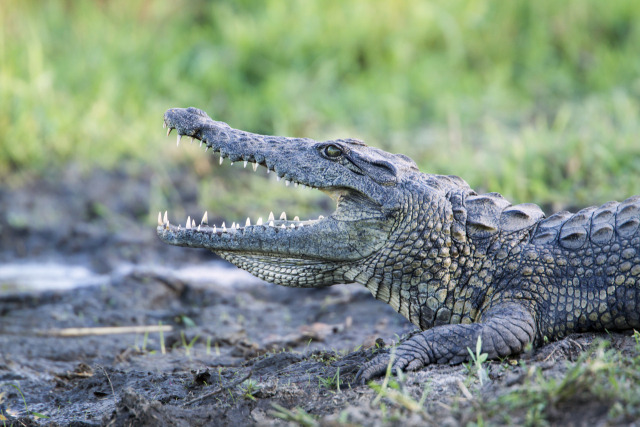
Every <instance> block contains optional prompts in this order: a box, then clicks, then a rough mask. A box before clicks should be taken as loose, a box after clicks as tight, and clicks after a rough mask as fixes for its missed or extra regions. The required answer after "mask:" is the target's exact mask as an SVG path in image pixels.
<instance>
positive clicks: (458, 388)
mask: <svg viewBox="0 0 640 427" xmlns="http://www.w3.org/2000/svg"><path fill="white" fill-rule="evenodd" d="M59 178H60V179H59V180H58V181H57V183H58V185H57V186H52V185H50V184H47V182H50V181H48V180H47V181H46V182H32V183H31V184H30V185H29V186H28V187H27V188H24V187H23V188H16V189H6V188H5V189H3V190H1V191H0V212H2V217H1V218H0V225H1V226H2V240H1V242H2V248H0V249H1V250H0V253H1V254H2V260H3V261H5V262H6V261H9V260H25V259H28V260H30V261H36V262H37V261H39V260H44V259H52V258H53V259H56V260H58V261H64V262H75V263H78V262H81V263H84V265H87V266H89V267H91V268H92V269H93V270H95V271H99V272H100V273H101V274H103V275H104V276H105V277H107V279H108V280H107V281H106V283H104V284H102V285H100V286H90V287H84V288H78V289H73V290H70V291H60V290H57V291H41V292H19V291H16V289H17V288H16V287H12V286H8V287H7V289H11V291H5V292H4V293H2V294H0V320H1V323H0V414H2V415H1V416H2V417H5V418H6V420H5V421H4V422H5V424H7V425H10V424H14V425H74V426H94V425H112V426H120V425H154V426H162V425H172V426H173V425H185V426H187V425H189V426H191V425H256V424H259V425H281V424H286V423H289V422H293V423H298V424H303V425H341V424H347V423H351V424H353V425H379V424H382V423H387V424H389V425H424V424H439V425H451V426H453V425H460V424H467V423H469V422H474V423H479V422H480V421H483V420H484V421H491V422H492V423H495V424H509V423H512V424H524V423H530V424H535V423H536V422H538V421H539V422H547V423H552V424H554V423H557V424H562V425H571V424H573V425H603V424H605V423H609V424H616V423H629V422H632V421H633V419H632V414H633V413H632V412H630V411H629V410H626V409H624V408H623V409H624V410H620V411H618V410H617V409H616V405H621V404H620V402H619V401H617V400H616V397H615V396H612V395H602V397H597V396H595V397H594V395H593V393H592V392H591V391H587V392H584V393H582V392H580V390H577V391H574V392H573V394H558V393H557V392H554V391H553V390H556V389H553V390H551V389H550V390H551V391H550V392H548V393H547V394H545V393H546V392H545V390H542V393H541V394H539V395H538V394H536V395H535V396H533V397H530V392H531V389H532V388H534V386H535V387H537V386H538V384H539V383H538V382H536V381H538V380H537V378H538V377H539V378H543V379H545V381H548V382H547V383H544V384H550V382H551V381H558V382H561V381H562V379H563V378H566V376H567V375H568V373H571V372H572V371H571V370H570V369H571V366H572V362H576V361H579V359H580V357H581V355H583V354H585V352H588V349H590V348H591V347H592V345H593V342H594V340H595V339H596V338H597V337H602V336H603V335H597V334H582V335H575V336H571V337H569V338H568V339H565V340H563V341H561V342H558V343H552V344H550V345H548V346H545V347H543V348H541V349H539V350H534V351H531V352H529V353H526V354H524V355H522V356H521V357H518V358H513V359H508V360H504V361H492V362H487V363H485V364H484V368H485V369H486V371H487V380H486V381H485V382H484V383H483V384H482V385H481V384H480V383H479V375H478V374H477V372H476V371H474V369H473V367H472V366H468V367H465V366H462V365H458V366H429V367H427V368H425V369H423V370H421V371H419V372H416V373H410V374H408V375H406V376H404V377H401V378H392V379H391V380H390V381H388V382H386V383H385V382H383V380H382V379H380V380H378V381H377V382H376V384H378V386H379V387H378V388H377V389H376V387H370V386H357V385H356V384H354V383H353V381H354V376H355V373H356V371H357V369H358V367H359V366H360V365H361V364H362V363H363V362H364V361H366V360H368V359H370V358H371V357H372V356H373V355H374V354H375V353H376V352H377V351H383V350H381V349H380V344H381V342H382V341H381V340H380V339H384V340H385V342H386V343H387V344H390V343H392V341H394V340H397V339H398V338H399V337H400V336H401V335H403V334H406V333H408V332H410V331H411V330H412V329H413V328H412V327H411V325H409V324H408V322H407V321H406V320H405V319H404V318H403V317H401V316H399V315H398V314H397V313H395V312H393V310H392V309H391V308H390V307H389V306H387V305H385V304H383V303H381V302H379V301H376V300H374V299H373V297H371V295H370V294H369V293H368V291H366V290H365V289H362V288H360V287H358V286H353V285H352V286H334V287H331V288H325V289H288V288H283V287H278V286H274V285H269V284H265V283H262V282H259V281H257V280H247V281H245V282H242V283H240V284H235V285H233V286H231V285H229V284H228V283H227V282H228V281H227V280H226V276H227V275H229V274H232V272H233V271H234V270H232V269H230V268H229V269H225V268H217V269H213V270H212V271H214V273H213V274H212V275H211V277H208V278H207V279H205V280H202V279H201V278H200V279H198V280H195V279H193V280H192V279H189V278H185V277H184V276H180V275H179V274H174V273H172V271H173V270H174V269H178V268H184V267H185V266H209V263H210V262H211V261H210V260H211V259H212V257H210V256H208V254H206V253H202V252H200V251H190V250H186V249H180V248H170V247H167V246H164V245H159V244H157V241H156V239H155V236H154V230H153V227H152V226H151V227H148V226H145V225H140V222H139V221H138V220H136V218H139V216H140V215H144V213H140V212H142V211H144V209H143V208H142V207H140V206H138V204H139V203H142V204H143V205H144V204H145V203H146V202H145V199H144V194H145V191H144V190H145V188H146V187H145V186H146V185H147V184H146V182H148V180H146V179H142V178H140V179H138V180H132V179H131V178H130V177H129V176H125V175H123V174H107V173H101V175H100V177H99V178H100V179H99V181H100V185H102V186H108V187H109V186H110V185H111V186H113V187H114V188H115V187H117V186H118V185H123V186H124V185H125V184H126V186H132V185H133V186H134V187H135V188H133V189H128V190H127V191H121V192H120V195H118V194H117V193H116V192H111V193H109V192H108V191H107V192H106V193H103V194H112V195H111V196H109V197H106V199H103V200H101V202H100V203H101V204H102V205H104V206H107V207H108V209H109V210H113V211H114V212H116V214H115V215H116V218H120V219H117V220H116V219H114V217H113V216H111V217H109V216H103V215H93V216H92V215H91V214H90V213H87V209H94V208H91V206H93V204H92V203H89V202H87V200H89V199H92V200H93V198H95V196H94V195H93V194H88V193H87V191H86V190H83V188H87V187H86V185H80V184H77V183H76V182H77V180H76V178H65V177H59ZM84 182H85V183H86V180H85V181H84ZM96 185H98V184H96ZM94 188H95V187H94ZM109 188H112V187H109ZM27 193H28V194H30V197H26V196H24V194H27ZM18 194H21V195H20V196H18ZM122 194H125V196H122ZM127 195H130V196H127ZM112 198H113V199H118V201H116V200H112ZM123 198H124V200H125V201H124V202H123V201H122V199H123ZM34 200H37V201H34ZM127 200H129V202H126V201H127ZM141 200H142V201H141ZM183 202H184V201H183ZM187 202H189V201H187ZM46 206H55V210H56V213H55V215H56V221H52V223H51V224H50V225H49V226H45V225H42V226H39V227H30V226H29V224H30V223H31V222H32V221H35V219H34V218H36V217H37V215H38V214H37V212H36V210H38V211H39V209H43V208H46ZM136 206H138V207H136ZM34 209H35V210H34ZM77 209H79V213H78V212H72V211H75V210H77ZM139 211H140V212H139ZM136 212H138V213H136ZM78 216H80V217H81V218H84V219H83V221H80V223H79V222H78V221H75V220H70V219H69V218H77V217H78ZM108 218H111V219H108ZM116 222H118V223H121V224H126V227H125V226H114V224H115V223H116ZM109 224H110V225H109ZM82 230H84V231H82ZM125 230H126V231H125ZM123 242H124V243H123ZM176 249H177V250H176ZM123 262H127V263H129V264H131V265H133V268H130V269H129V270H127V271H126V272H125V273H122V272H121V271H120V270H118V269H117V268H116V267H117V266H118V265H120V264H121V263H123ZM5 285H7V284H5ZM145 325H146V326H154V327H159V326H170V327H171V331H168V330H165V331H164V332H157V331H156V332H150V333H143V332H138V333H124V334H114V333H110V334H106V335H95V334H92V333H87V331H86V330H85V331H84V332H83V334H85V333H87V334H86V335H83V334H80V332H78V331H76V334H75V336H67V337H61V336H60V334H61V331H63V330H67V331H68V330H69V328H98V327H112V328H121V327H130V326H145ZM94 332H95V330H94ZM607 338H608V339H609V340H610V341H611V342H612V344H611V348H612V349H614V350H615V351H618V352H622V353H624V354H628V355H630V356H629V357H637V346H636V344H635V341H634V339H633V338H632V337H629V336H628V335H621V334H613V335H609V336H608V337H607ZM376 340H377V343H376ZM585 363H586V362H585ZM582 375H590V373H589V372H588V371H585V373H583V374H582ZM381 384H382V386H381ZM572 384H573V383H572ZM576 384H582V383H579V382H576ZM380 387H382V388H380ZM548 387H551V385H548ZM561 391H562V390H561ZM519 393H520V394H521V395H522V396H527V399H530V400H529V401H530V402H533V403H535V404H537V405H540V409H539V410H537V409H535V408H533V409H532V407H525V406H523V404H525V403H527V402H529V401H527V400H525V398H524V397H523V398H522V399H521V400H517V396H518V395H519ZM528 393H529V394H528ZM554 393H556V394H554ZM514 396H516V397H514ZM539 396H542V397H541V398H540V397H539ZM545 396H547V397H545ZM535 399H542V400H535ZM545 399H546V400H545ZM554 399H555V400H554ZM533 403H532V404H533ZM616 411H617V412H616ZM616 414H618V415H616ZM536 417H537V418H536Z"/></svg>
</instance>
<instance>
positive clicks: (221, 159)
mask: <svg viewBox="0 0 640 427" xmlns="http://www.w3.org/2000/svg"><path fill="white" fill-rule="evenodd" d="M223 160H224V157H222V154H220V164H222V161H223Z"/></svg>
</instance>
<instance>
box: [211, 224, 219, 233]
mask: <svg viewBox="0 0 640 427" xmlns="http://www.w3.org/2000/svg"><path fill="white" fill-rule="evenodd" d="M217 232H218V229H217V228H216V225H215V224H214V225H213V231H212V233H217Z"/></svg>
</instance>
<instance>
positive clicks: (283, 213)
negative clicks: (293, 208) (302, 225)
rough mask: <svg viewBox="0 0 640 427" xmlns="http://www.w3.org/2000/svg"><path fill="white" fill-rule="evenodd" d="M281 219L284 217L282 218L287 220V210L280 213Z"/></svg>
mask: <svg viewBox="0 0 640 427" xmlns="http://www.w3.org/2000/svg"><path fill="white" fill-rule="evenodd" d="M280 219H282V220H284V221H286V220H287V213H286V212H282V213H281V214H280Z"/></svg>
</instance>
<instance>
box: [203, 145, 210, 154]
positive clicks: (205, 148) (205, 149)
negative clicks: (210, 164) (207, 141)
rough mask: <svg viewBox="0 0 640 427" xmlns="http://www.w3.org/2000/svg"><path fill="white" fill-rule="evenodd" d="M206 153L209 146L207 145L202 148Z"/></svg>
mask: <svg viewBox="0 0 640 427" xmlns="http://www.w3.org/2000/svg"><path fill="white" fill-rule="evenodd" d="M207 151H209V146H208V145H207V146H206V147H204V152H205V153H206V152H207Z"/></svg>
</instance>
